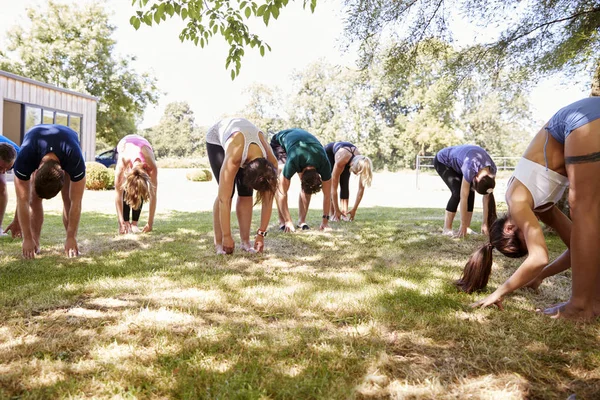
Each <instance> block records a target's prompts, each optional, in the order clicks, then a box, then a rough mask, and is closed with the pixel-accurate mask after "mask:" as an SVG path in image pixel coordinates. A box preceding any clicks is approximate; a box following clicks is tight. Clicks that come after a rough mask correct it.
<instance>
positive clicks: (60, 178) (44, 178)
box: [34, 160, 65, 199]
mask: <svg viewBox="0 0 600 400" xmlns="http://www.w3.org/2000/svg"><path fill="white" fill-rule="evenodd" d="M64 183H65V172H64V171H63V170H62V168H61V167H60V163H59V162H58V161H56V160H48V161H45V162H44V163H43V164H42V165H41V166H40V167H39V168H38V170H37V171H36V173H35V180H34V188H35V192H36V193H37V195H38V196H39V197H40V198H42V199H51V198H53V197H54V196H56V195H57V194H58V192H60V191H61V189H62V187H63V184H64Z"/></svg>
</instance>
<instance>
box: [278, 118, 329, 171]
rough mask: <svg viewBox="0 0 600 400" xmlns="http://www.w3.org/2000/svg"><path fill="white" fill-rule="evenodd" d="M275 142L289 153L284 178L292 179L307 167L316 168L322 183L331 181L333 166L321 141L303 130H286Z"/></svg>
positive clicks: (284, 168)
mask: <svg viewBox="0 0 600 400" xmlns="http://www.w3.org/2000/svg"><path fill="white" fill-rule="evenodd" d="M275 140H277V142H278V143H279V144H280V145H281V147H283V149H284V150H285V152H286V153H287V161H286V162H285V166H284V167H283V176H285V177H286V178H287V179H292V176H294V174H295V173H297V172H302V170H303V169H304V168H306V167H315V169H316V170H317V172H318V173H319V175H321V180H322V181H328V180H330V179H331V166H330V164H329V160H328V159H327V154H326V153H325V149H324V148H323V145H322V144H321V142H319V140H318V139H317V138H316V137H314V136H313V135H311V134H310V133H308V132H306V131H305V130H303V129H298V128H294V129H286V130H283V131H280V132H279V133H278V134H277V135H276V136H275Z"/></svg>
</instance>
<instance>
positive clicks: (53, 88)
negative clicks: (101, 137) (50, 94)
mask: <svg viewBox="0 0 600 400" xmlns="http://www.w3.org/2000/svg"><path fill="white" fill-rule="evenodd" d="M0 76H4V77H6V78H11V79H15V80H17V81H21V82H26V83H29V84H32V85H37V86H42V87H45V88H47V89H51V90H56V91H57V92H62V93H67V94H71V95H73V96H79V97H84V98H86V99H90V100H95V101H100V99H99V98H97V97H94V96H91V95H89V94H86V93H80V92H76V91H74V90H69V89H64V88H61V87H58V86H55V85H51V84H49V83H45V82H40V81H36V80H34V79H29V78H25V77H24V76H20V75H16V74H12V73H10V72H6V71H2V70H0Z"/></svg>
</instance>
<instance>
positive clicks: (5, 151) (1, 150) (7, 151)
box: [0, 143, 17, 164]
mask: <svg viewBox="0 0 600 400" xmlns="http://www.w3.org/2000/svg"><path fill="white" fill-rule="evenodd" d="M15 158H17V151H16V150H15V148H14V147H13V146H12V145H10V144H8V143H0V160H2V161H4V162H6V163H9V164H11V163H13V162H14V161H15Z"/></svg>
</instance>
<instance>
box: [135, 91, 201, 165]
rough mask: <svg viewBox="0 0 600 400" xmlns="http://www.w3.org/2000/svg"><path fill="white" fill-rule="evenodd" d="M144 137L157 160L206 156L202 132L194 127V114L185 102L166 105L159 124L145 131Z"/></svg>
mask: <svg viewBox="0 0 600 400" xmlns="http://www.w3.org/2000/svg"><path fill="white" fill-rule="evenodd" d="M144 136H145V137H146V138H147V139H148V141H150V143H152V148H153V149H154V153H155V154H156V156H157V157H159V158H164V157H189V156H192V155H198V156H203V155H205V154H206V148H205V147H206V139H205V137H204V130H202V129H200V128H199V127H198V126H197V125H196V123H195V117H194V112H193V111H192V110H191V108H190V105H189V104H188V103H186V102H174V103H169V104H167V106H166V107H165V112H164V114H163V116H162V117H161V119H160V121H159V123H158V124H157V125H156V126H153V127H152V128H150V129H146V131H145V132H144Z"/></svg>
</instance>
